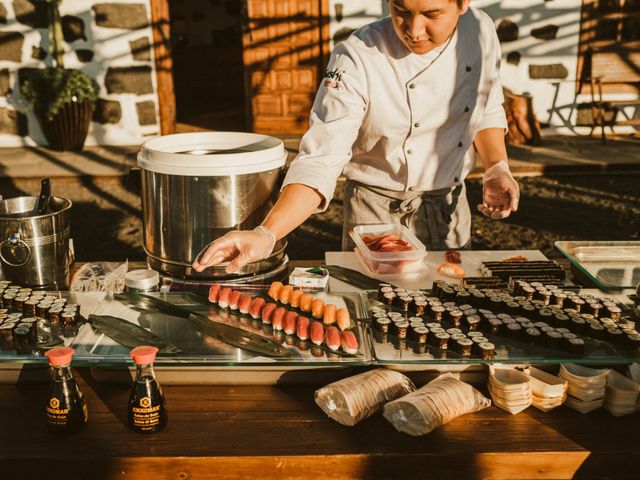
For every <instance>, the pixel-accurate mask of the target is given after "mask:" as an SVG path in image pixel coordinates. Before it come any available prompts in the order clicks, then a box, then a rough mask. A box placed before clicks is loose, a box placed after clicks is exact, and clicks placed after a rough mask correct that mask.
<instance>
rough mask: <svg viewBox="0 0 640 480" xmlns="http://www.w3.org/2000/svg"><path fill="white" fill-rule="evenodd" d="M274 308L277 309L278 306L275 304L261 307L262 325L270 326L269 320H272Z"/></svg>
mask: <svg viewBox="0 0 640 480" xmlns="http://www.w3.org/2000/svg"><path fill="white" fill-rule="evenodd" d="M276 308H278V306H277V305H276V304H275V303H267V304H265V306H264V307H262V312H261V313H260V318H261V319H262V323H264V324H266V325H271V319H272V318H273V313H274V312H275V311H276Z"/></svg>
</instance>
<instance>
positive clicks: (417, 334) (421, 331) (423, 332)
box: [413, 327, 429, 343]
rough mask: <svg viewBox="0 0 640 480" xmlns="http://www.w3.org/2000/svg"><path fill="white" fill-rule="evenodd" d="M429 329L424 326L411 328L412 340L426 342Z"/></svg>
mask: <svg viewBox="0 0 640 480" xmlns="http://www.w3.org/2000/svg"><path fill="white" fill-rule="evenodd" d="M428 336H429V330H428V329H427V328H426V327H416V328H414V329H413V340H414V341H415V342H417V343H427V338H428Z"/></svg>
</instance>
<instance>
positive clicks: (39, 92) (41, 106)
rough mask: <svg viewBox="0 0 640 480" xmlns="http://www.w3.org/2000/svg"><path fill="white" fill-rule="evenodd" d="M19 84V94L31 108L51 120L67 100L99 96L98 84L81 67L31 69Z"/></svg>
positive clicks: (74, 100)
mask: <svg viewBox="0 0 640 480" xmlns="http://www.w3.org/2000/svg"><path fill="white" fill-rule="evenodd" d="M25 77H26V78H25V79H24V80H23V81H22V82H21V84H20V95H21V97H22V99H23V100H25V101H27V102H29V103H30V104H31V105H32V107H33V110H34V111H35V112H36V113H37V114H39V115H41V116H42V118H46V120H47V121H49V122H51V121H52V120H53V119H54V118H55V116H56V114H57V113H58V110H60V108H61V107H62V106H63V105H64V104H65V103H67V102H82V101H84V100H89V101H91V103H92V104H93V103H94V102H95V101H96V99H97V98H98V84H97V83H96V82H95V81H94V80H93V79H92V78H91V77H89V75H87V74H86V73H84V72H82V71H81V70H75V69H69V68H59V67H50V68H45V69H42V70H39V69H38V70H30V71H29V73H28V74H27V75H25Z"/></svg>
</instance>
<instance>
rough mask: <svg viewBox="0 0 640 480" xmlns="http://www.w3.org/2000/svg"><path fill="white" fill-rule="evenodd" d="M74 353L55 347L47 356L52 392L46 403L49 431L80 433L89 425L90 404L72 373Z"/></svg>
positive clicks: (65, 348)
mask: <svg viewBox="0 0 640 480" xmlns="http://www.w3.org/2000/svg"><path fill="white" fill-rule="evenodd" d="M74 353H75V350H74V349H73V348H69V347H56V348H52V349H51V350H48V351H47V352H45V355H46V356H47V358H48V359H49V363H50V364H51V388H50V389H49V399H48V401H47V407H46V415H47V427H48V428H49V430H50V431H52V432H63V433H73V432H79V431H80V430H82V428H83V427H84V426H85V424H86V423H87V419H88V418H89V413H88V411H87V404H86V403H85V401H84V397H83V395H82V392H81V391H80V388H78V384H77V383H76V381H75V380H74V378H73V375H72V373H71V368H70V367H69V365H71V358H72V357H73V354H74Z"/></svg>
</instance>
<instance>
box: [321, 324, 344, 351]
mask: <svg viewBox="0 0 640 480" xmlns="http://www.w3.org/2000/svg"><path fill="white" fill-rule="evenodd" d="M340 343H341V342H340V331H339V330H338V329H337V328H336V327H333V326H331V327H329V328H327V331H326V333H325V344H326V345H327V347H329V348H330V349H331V350H338V349H339V348H340Z"/></svg>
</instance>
